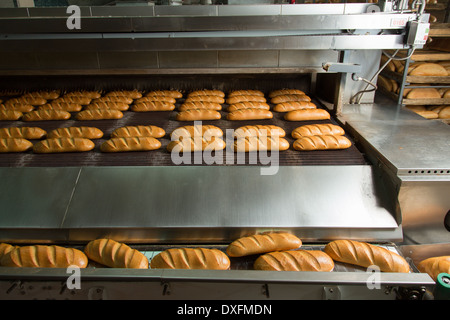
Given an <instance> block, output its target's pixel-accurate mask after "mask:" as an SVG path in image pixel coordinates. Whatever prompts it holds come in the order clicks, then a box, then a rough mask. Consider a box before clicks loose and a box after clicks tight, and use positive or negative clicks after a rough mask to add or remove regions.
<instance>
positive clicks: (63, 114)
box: [22, 110, 71, 121]
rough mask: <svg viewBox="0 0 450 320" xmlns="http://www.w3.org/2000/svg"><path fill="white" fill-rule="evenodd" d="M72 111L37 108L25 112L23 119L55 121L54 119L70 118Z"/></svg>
mask: <svg viewBox="0 0 450 320" xmlns="http://www.w3.org/2000/svg"><path fill="white" fill-rule="evenodd" d="M70 117H71V114H70V112H67V111H63V110H36V111H31V112H28V113H25V114H24V115H23V117H22V121H53V120H55V121H56V120H69V119H70Z"/></svg>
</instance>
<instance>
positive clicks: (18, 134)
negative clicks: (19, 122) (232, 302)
mask: <svg viewBox="0 0 450 320" xmlns="http://www.w3.org/2000/svg"><path fill="white" fill-rule="evenodd" d="M46 134H47V132H46V131H45V130H44V129H41V128H38V127H10V128H0V138H23V139H29V140H37V139H41V138H43V137H44V136H45V135H46Z"/></svg>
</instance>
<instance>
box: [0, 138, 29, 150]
mask: <svg viewBox="0 0 450 320" xmlns="http://www.w3.org/2000/svg"><path fill="white" fill-rule="evenodd" d="M32 147H33V144H32V143H31V142H30V141H28V140H27V139H23V138H2V139H0V153H10V152H25V151H28V150H30V149H31V148H32Z"/></svg>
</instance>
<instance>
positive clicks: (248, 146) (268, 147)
mask: <svg viewBox="0 0 450 320" xmlns="http://www.w3.org/2000/svg"><path fill="white" fill-rule="evenodd" d="M287 149H289V142H288V141H287V140H286V139H284V138H282V137H278V136H271V137H269V136H251V137H245V138H240V139H236V141H235V142H234V150H235V151H236V152H255V151H285V150H287Z"/></svg>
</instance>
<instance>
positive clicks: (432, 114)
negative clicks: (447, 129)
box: [405, 105, 450, 119]
mask: <svg viewBox="0 0 450 320" xmlns="http://www.w3.org/2000/svg"><path fill="white" fill-rule="evenodd" d="M405 108H407V109H409V110H411V111H413V112H415V113H417V114H418V115H420V116H422V117H424V118H426V119H450V105H440V106H420V105H407V106H405Z"/></svg>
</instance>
